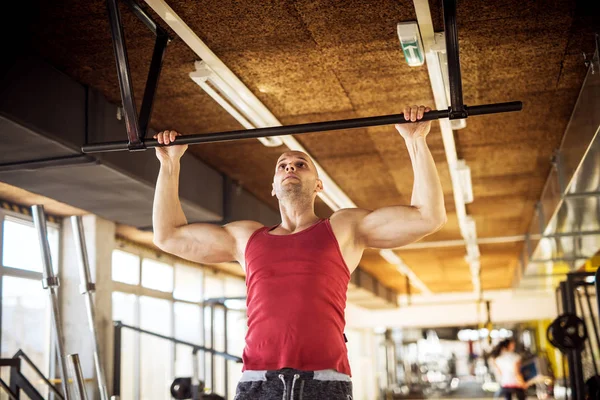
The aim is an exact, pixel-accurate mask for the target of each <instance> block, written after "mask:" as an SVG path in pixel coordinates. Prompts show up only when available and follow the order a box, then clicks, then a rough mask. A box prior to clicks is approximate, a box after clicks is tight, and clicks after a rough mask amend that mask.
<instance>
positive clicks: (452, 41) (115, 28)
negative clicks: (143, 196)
mask: <svg viewBox="0 0 600 400" xmlns="http://www.w3.org/2000/svg"><path fill="white" fill-rule="evenodd" d="M123 1H125V2H126V3H128V4H130V6H131V7H132V8H133V10H134V12H135V13H136V15H138V17H140V18H141V19H142V21H144V22H145V23H146V22H147V21H148V20H149V21H152V20H151V19H150V17H149V16H148V15H147V14H146V13H145V12H144V11H143V10H142V9H141V7H139V5H137V4H136V3H135V2H134V0H123ZM116 2H117V0H107V3H108V6H109V17H110V20H111V29H112V33H113V44H114V47H115V53H116V60H117V71H118V73H119V86H120V88H121V97H122V99H123V105H124V111H125V121H126V126H127V136H128V139H129V140H128V141H113V142H105V143H95V144H86V145H84V146H83V147H82V151H83V152H84V153H100V152H111V151H124V150H130V151H132V150H145V149H147V148H154V147H159V146H163V145H161V144H159V143H158V141H157V140H156V139H144V135H145V130H146V129H147V124H148V121H149V116H150V112H151V110H152V102H153V99H154V92H155V89H156V84H157V83H158V74H159V73H160V66H161V64H162V56H163V55H164V47H163V49H162V52H160V51H159V50H157V48H159V35H158V31H159V29H161V28H160V27H159V26H158V25H157V24H155V23H154V26H156V32H157V44H156V46H155V51H154V55H153V59H152V65H151V69H150V74H149V78H150V75H152V73H153V70H154V73H155V76H154V75H153V76H154V78H155V81H152V82H151V79H148V82H147V86H146V93H145V94H144V103H143V104H142V112H141V114H142V115H141V118H140V120H139V122H138V118H137V115H136V109H135V102H134V101H133V90H132V88H131V75H130V71H129V65H128V61H127V52H126V49H125V42H124V38H123V33H122V26H121V21H120V17H119V14H118V8H117V5H116V4H117V3H116ZM443 8H444V28H445V32H446V35H445V37H446V52H447V55H448V80H449V84H450V102H451V105H450V107H448V109H447V110H433V111H430V112H428V113H426V114H425V115H424V116H423V119H422V121H431V120H436V119H442V118H448V119H450V120H453V119H465V118H467V117H469V116H475V115H484V114H496V113H504V112H512V111H521V110H522V109H523V103H522V102H520V101H513V102H507V103H494V104H484V105H477V106H466V105H465V104H464V103H463V95H462V80H461V73H460V58H459V48H458V29H457V25H456V0H444V2H443ZM152 22H153V21H152ZM147 25H148V23H147ZM151 29H152V28H151ZM163 32H164V31H163ZM165 35H166V33H165ZM165 46H166V43H165ZM157 53H160V56H159V55H157ZM156 70H157V71H156ZM150 83H153V84H152V85H149V84H150ZM149 87H150V93H149V92H148V90H149ZM144 106H145V107H144ZM145 110H146V113H144V111H145ZM408 122H410V121H406V120H405V119H404V114H392V115H384V116H377V117H367V118H353V119H344V120H336V121H323V122H314V123H308V124H298V125H287V126H274V127H267V128H257V129H250V130H246V129H244V130H236V131H229V132H217V133H207V134H191V135H184V136H182V137H180V138H178V139H177V144H201V143H213V142H223V141H230V140H240V139H257V138H261V137H271V136H283V135H292V134H303V133H311V132H325V131H333V130H340V129H354V128H365V127H371V126H380V125H392V124H402V123H408ZM142 127H143V129H144V132H143V133H144V135H140V132H142V131H141V130H140V128H142Z"/></svg>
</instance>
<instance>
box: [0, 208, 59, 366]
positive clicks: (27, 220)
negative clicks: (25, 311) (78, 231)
mask: <svg viewBox="0 0 600 400" xmlns="http://www.w3.org/2000/svg"><path fill="white" fill-rule="evenodd" d="M7 217H8V218H7ZM7 219H8V220H17V222H18V223H23V224H25V225H29V226H32V227H33V228H35V225H34V222H33V217H32V216H31V215H29V214H24V213H21V212H18V211H14V210H7V209H5V208H0V353H1V352H2V345H3V340H2V320H3V312H2V310H3V308H4V304H3V294H4V290H3V289H4V288H3V286H4V277H5V276H9V277H15V278H21V279H28V280H33V281H38V282H41V281H42V279H43V277H44V274H43V272H36V271H30V270H25V269H21V268H14V267H8V266H5V265H4V263H3V260H4V256H3V250H4V221H6V220H7ZM46 226H47V227H48V228H53V229H56V230H57V231H58V245H57V252H58V254H57V259H56V260H53V263H55V264H56V266H57V270H56V274H57V276H58V275H59V274H60V270H61V268H60V266H61V263H62V251H61V248H62V242H63V238H62V229H61V224H60V223H57V222H52V221H48V220H47V221H46ZM36 245H37V246H39V242H38V243H36ZM58 299H59V301H60V291H59V293H58ZM50 309H51V305H49V307H48V312H47V314H46V316H45V318H46V320H45V321H44V323H45V324H46V326H47V327H48V331H49V335H48V338H47V340H46V353H45V364H46V365H45V366H44V369H46V370H47V371H48V376H50V377H52V376H55V375H56V364H55V362H53V360H56V348H55V346H54V343H55V340H54V329H52V326H51V312H52V311H51V310H50ZM42 370H43V369H42Z"/></svg>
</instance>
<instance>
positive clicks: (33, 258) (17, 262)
mask: <svg viewBox="0 0 600 400" xmlns="http://www.w3.org/2000/svg"><path fill="white" fill-rule="evenodd" d="M47 228H48V245H49V246H50V255H51V258H52V267H53V269H54V273H56V272H57V271H58V237H59V232H58V229H56V228H54V227H51V226H48V227H47ZM2 236H3V243H2V265H4V266H6V267H12V268H19V269H25V270H27V271H36V272H42V255H41V252H40V244H39V241H38V236H37V232H36V230H35V228H34V227H33V222H28V221H22V220H19V219H16V218H15V219H12V218H9V217H6V218H5V219H4V224H3V233H2Z"/></svg>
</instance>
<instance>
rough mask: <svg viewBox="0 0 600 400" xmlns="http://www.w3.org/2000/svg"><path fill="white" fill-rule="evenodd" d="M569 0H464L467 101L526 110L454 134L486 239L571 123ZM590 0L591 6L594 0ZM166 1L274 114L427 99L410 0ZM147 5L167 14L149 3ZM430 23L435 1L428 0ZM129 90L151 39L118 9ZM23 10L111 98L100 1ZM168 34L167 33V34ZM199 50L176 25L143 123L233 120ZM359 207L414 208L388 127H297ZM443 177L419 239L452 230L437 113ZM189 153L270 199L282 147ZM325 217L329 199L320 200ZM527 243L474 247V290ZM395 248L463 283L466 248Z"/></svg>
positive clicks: (138, 80) (39, 40) (574, 25)
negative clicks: (441, 204)
mask: <svg viewBox="0 0 600 400" xmlns="http://www.w3.org/2000/svg"><path fill="white" fill-rule="evenodd" d="M585 3H588V2H583V1H582V2H580V3H577V2H575V1H559V0H556V1H521V0H511V1H507V2H483V1H478V0H468V1H467V0H465V1H458V10H457V11H458V28H459V39H460V49H461V53H460V55H461V66H462V77H463V92H464V98H465V104H471V105H477V104H485V103H495V102H504V101H513V100H522V101H523V102H524V108H523V111H522V112H520V113H511V114H496V115H490V116H480V117H474V118H470V119H468V121H467V127H466V128H465V129H463V130H460V131H456V132H455V139H456V146H457V152H458V157H459V158H460V159H465V160H466V161H467V164H468V165H469V166H470V168H471V175H472V183H473V191H474V198H475V200H474V202H473V203H472V204H469V205H468V206H467V212H468V214H469V215H472V216H473V217H474V219H475V221H476V223H477V232H478V236H479V237H483V238H490V237H499V236H510V235H522V234H524V233H525V231H526V228H527V226H528V225H529V222H530V220H531V218H532V214H533V209H534V204H535V202H536V200H537V199H539V196H540V193H541V190H542V185H543V184H544V181H545V179H546V177H547V175H548V172H549V170H550V159H551V156H552V152H553V150H554V149H556V148H557V147H558V145H559V143H560V140H561V138H562V134H563V133H564V131H565V127H566V125H567V122H568V120H569V116H570V113H571V111H572V109H573V106H574V104H575V100H576V98H577V94H578V91H579V89H580V87H581V84H582V82H583V78H584V76H585V72H586V68H585V66H584V63H583V58H582V52H587V53H592V52H593V50H594V47H593V46H594V45H593V32H594V30H596V31H600V29H599V27H600V22H599V18H598V15H600V13H599V12H598V6H597V5H586V4H585ZM590 3H593V2H590ZM168 4H169V5H170V6H171V7H172V8H173V10H174V11H175V12H176V13H177V14H178V15H179V16H180V17H181V18H182V19H183V20H184V21H185V22H186V23H187V24H188V25H189V26H190V27H191V29H192V30H193V31H194V32H195V33H196V34H197V35H198V36H199V37H200V38H201V39H202V40H203V41H204V42H205V43H206V44H207V45H208V46H209V47H210V49H211V50H212V51H213V52H214V53H215V54H216V55H217V56H218V57H219V58H220V59H221V60H222V61H223V62H224V63H225V64H226V65H227V66H228V67H229V68H230V69H231V70H232V71H233V72H234V73H235V74H236V75H237V76H238V77H239V78H240V79H241V80H242V82H244V84H245V85H246V86H247V87H248V88H249V89H250V90H251V91H252V92H253V93H254V94H255V95H256V96H257V97H258V99H259V100H260V101H262V102H263V103H264V104H265V106H266V107H267V108H268V109H270V110H271V112H272V113H273V114H274V115H275V116H276V117H277V118H278V119H279V120H280V121H281V123H282V124H284V125H288V124H297V123H306V122H315V121H324V120H333V119H345V118H356V117H367V116H376V115H385V114H393V113H398V112H400V111H401V110H402V109H403V107H404V106H405V105H412V104H429V105H431V104H433V95H432V91H431V86H430V83H429V77H428V73H427V68H426V66H425V65H424V66H422V67H417V68H411V67H408V66H407V64H406V62H405V61H404V58H403V55H402V52H401V50H400V46H399V42H398V37H397V34H396V24H397V23H398V22H403V21H410V20H416V15H415V11H414V5H413V3H412V2H411V1H406V0H402V1H397V0H396V1H393V0H379V1H375V0H374V1H366V0H347V1H309V0H299V1H291V0H287V1H260V2H258V1H250V0H236V1H234V0H218V1H217V0H208V1H202V2H198V1H182V0H169V1H168ZM142 6H143V7H144V8H145V9H147V10H149V12H150V14H151V15H154V16H155V19H156V20H157V21H160V23H161V25H162V26H163V27H165V28H167V26H166V24H164V22H163V21H162V20H161V19H160V18H159V17H158V16H156V15H155V14H154V13H153V12H152V11H151V10H150V9H149V7H147V6H146V4H145V3H143V2H142ZM430 8H431V13H432V18H433V22H434V29H435V31H436V32H439V31H442V30H443V23H442V21H443V18H442V15H443V14H442V7H441V0H430ZM121 10H122V18H123V25H124V27H125V34H126V39H127V46H128V51H129V60H130V63H131V69H132V76H133V83H134V89H135V92H136V97H137V98H138V99H141V97H142V93H143V88H144V84H145V79H146V75H147V68H148V66H149V62H150V56H151V54H152V47H153V44H154V37H153V35H152V34H151V33H150V32H149V30H148V29H147V28H146V27H145V26H144V25H142V23H141V22H140V21H139V20H138V19H137V18H135V17H134V16H133V15H132V14H131V12H130V11H129V10H128V9H127V8H126V7H121ZM35 15H36V17H34V18H32V19H31V26H30V31H31V37H30V40H31V44H32V46H33V47H34V50H35V51H36V52H38V53H39V54H40V55H41V56H42V57H44V58H45V59H47V60H48V61H49V62H50V63H51V64H53V65H54V66H55V67H57V68H58V69H60V70H62V71H64V72H65V73H67V74H68V75H70V76H71V77H73V78H74V79H76V80H77V81H79V82H81V83H83V84H87V85H90V86H91V87H94V88H96V89H98V90H100V91H101V92H102V93H103V94H104V95H105V96H106V97H107V98H108V99H109V100H110V101H113V102H115V103H118V102H120V95H119V90H118V83H117V75H116V68H115V61H114V55H113V48H112V43H111V37H110V31H109V26H108V18H107V11H106V4H105V2H104V1H96V0H94V1H86V2H80V1H75V0H71V1H64V0H63V1H52V2H40V4H39V9H38V12H37V13H35ZM173 36H175V35H174V34H173ZM197 60H198V57H197V56H196V55H195V54H194V53H193V52H192V51H191V50H190V49H189V48H188V47H187V46H186V44H185V43H183V41H182V40H181V39H178V38H177V37H176V36H175V40H174V41H173V42H171V43H170V45H169V47H168V49H167V53H166V56H165V60H164V64H163V72H162V75H161V80H160V86H159V89H158V92H157V97H156V101H155V107H154V114H153V118H152V121H151V126H152V127H153V128H154V129H157V130H162V129H166V128H169V129H175V130H178V131H180V132H182V133H184V134H186V133H207V132H218V131H227V130H235V129H240V126H239V125H238V123H237V122H236V121H235V120H234V119H233V118H232V117H231V116H230V115H229V114H227V113H226V112H225V111H224V110H223V109H222V108H221V107H220V106H218V105H217V104H216V103H215V102H214V101H213V100H212V99H211V98H210V97H209V96H208V95H206V94H205V93H204V92H203V91H202V90H201V89H200V88H199V87H198V86H197V85H196V84H195V83H194V82H193V81H192V80H191V79H190V78H189V76H188V74H189V72H191V71H193V70H194V62H195V61H197ZM296 139H297V140H298V141H299V142H300V143H301V144H302V145H303V146H305V147H306V149H308V151H309V152H310V154H311V155H312V156H313V157H314V158H315V159H316V160H317V162H318V163H320V164H321V165H322V167H323V168H324V169H325V170H326V171H327V173H328V174H329V175H330V176H331V177H332V178H333V180H334V181H335V182H336V183H337V184H338V185H339V186H340V188H341V189H342V190H343V191H344V192H346V193H347V194H348V196H349V197H350V198H351V199H352V200H353V201H354V202H355V203H356V204H357V205H358V206H359V207H365V208H369V209H375V208H378V207H383V206H389V205H393V204H408V203H409V201H410V195H411V190H412V180H413V177H412V169H411V165H410V160H409V157H408V154H407V151H406V148H405V145H404V143H403V140H402V139H401V137H400V136H399V135H398V134H397V133H396V132H395V130H394V129H393V127H391V126H386V127H376V128H367V129H357V130H352V131H336V132H325V133H315V134H308V135H301V136H297V137H296ZM428 143H429V145H430V148H431V150H432V153H433V156H434V159H435V161H436V164H437V167H438V169H439V173H440V176H441V180H442V184H443V187H444V193H445V197H446V207H447V210H448V215H449V221H448V224H447V225H446V226H445V227H444V228H443V229H442V230H441V231H439V232H437V233H436V234H434V235H432V236H430V237H428V238H426V239H425V240H426V241H440V240H456V239H460V238H461V235H460V231H459V228H458V222H457V218H456V215H455V213H454V200H453V197H452V184H451V181H450V175H449V171H448V165H447V163H446V160H445V153H444V146H443V143H442V139H441V135H440V132H439V128H438V126H437V123H434V126H433V129H432V132H431V134H430V136H429V138H428ZM190 151H191V152H192V153H193V154H194V155H195V156H197V157H198V158H200V159H202V160H203V161H205V162H207V163H208V164H210V165H211V166H213V167H214V168H216V169H217V170H220V171H222V172H224V173H226V174H228V175H229V176H231V177H232V178H233V179H234V180H236V181H238V182H239V183H240V184H241V185H242V186H243V187H245V188H246V189H248V190H249V191H250V192H252V193H253V194H254V195H256V196H257V197H258V198H259V199H262V200H264V201H265V202H267V203H268V204H270V205H272V206H273V207H274V208H276V207H277V204H276V202H275V201H274V199H273V198H272V197H271V196H270V183H271V180H272V175H273V169H274V163H275V161H276V159H277V157H278V156H279V154H280V153H281V152H282V148H267V147H264V146H263V145H261V144H260V143H259V142H258V141H257V140H243V141H237V142H227V143H217V144H204V145H197V146H192V147H191V148H190ZM317 211H318V214H319V215H321V216H323V217H325V216H327V215H329V214H330V212H331V211H330V210H329V209H328V208H327V206H325V205H324V204H323V203H322V202H320V201H319V202H318V204H317ZM522 246H523V243H522V242H516V243H503V244H486V245H481V246H480V250H481V266H482V274H481V279H482V288H483V289H484V290H486V289H497V288H506V287H510V286H511V284H512V280H513V275H514V270H515V268H516V266H517V265H518V256H519V254H520V252H521V250H522ZM398 255H399V256H400V257H402V259H403V260H404V261H405V262H406V263H407V264H408V265H409V266H410V267H411V268H412V269H413V270H414V271H415V273H416V274H417V276H418V277H419V278H420V279H421V280H422V281H423V282H424V283H425V284H426V285H427V286H428V287H429V288H430V289H431V290H432V291H433V292H448V291H471V290H472V289H473V287H472V284H471V275H470V272H469V268H468V265H467V263H466V262H465V260H464V256H465V248H464V246H457V247H439V248H429V249H423V250H418V249H407V250H401V251H398ZM361 265H362V266H363V267H364V268H365V269H366V270H367V271H369V272H371V273H372V274H374V275H376V276H377V277H378V278H380V279H381V281H382V282H383V283H384V284H386V285H389V286H390V287H392V288H394V289H396V290H398V291H399V292H404V291H405V286H406V284H405V278H404V277H403V276H401V275H400V274H399V273H398V272H397V271H396V269H395V267H393V266H391V265H389V264H387V263H386V262H385V261H384V260H383V259H382V258H381V257H379V256H378V255H377V253H376V252H375V251H372V250H370V251H367V252H366V254H365V256H364V258H363V260H362V262H361Z"/></svg>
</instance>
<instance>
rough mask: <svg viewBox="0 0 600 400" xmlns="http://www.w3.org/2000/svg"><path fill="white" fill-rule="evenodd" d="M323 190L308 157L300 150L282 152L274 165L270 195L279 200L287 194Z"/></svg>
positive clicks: (306, 193)
mask: <svg viewBox="0 0 600 400" xmlns="http://www.w3.org/2000/svg"><path fill="white" fill-rule="evenodd" d="M321 190H323V183H322V182H321V180H320V179H319V176H318V174H317V169H316V168H315V165H314V164H313V162H312V160H311V159H310V157H308V156H307V155H306V154H304V153H302V152H300V151H290V152H286V153H283V154H282V155H281V156H280V157H279V159H278V160H277V164H276V165H275V176H274V178H273V191H272V192H271V195H273V196H277V198H279V199H280V200H281V199H282V198H285V197H287V196H289V195H293V196H297V195H298V194H302V195H311V196H312V195H313V194H315V195H316V193H318V192H320V191H321Z"/></svg>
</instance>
